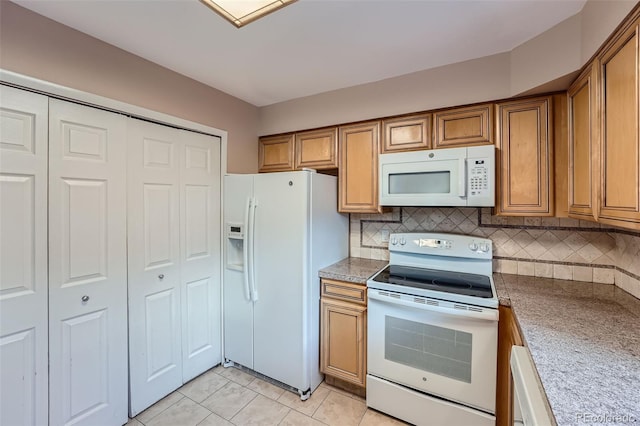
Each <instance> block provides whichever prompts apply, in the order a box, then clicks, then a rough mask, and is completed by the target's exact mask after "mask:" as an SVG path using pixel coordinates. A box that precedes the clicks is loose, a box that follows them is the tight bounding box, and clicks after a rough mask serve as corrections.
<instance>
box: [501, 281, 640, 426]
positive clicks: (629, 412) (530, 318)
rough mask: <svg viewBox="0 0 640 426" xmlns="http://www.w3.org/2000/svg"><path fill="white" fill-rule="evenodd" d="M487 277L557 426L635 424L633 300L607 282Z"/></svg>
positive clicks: (639, 417) (638, 316)
mask: <svg viewBox="0 0 640 426" xmlns="http://www.w3.org/2000/svg"><path fill="white" fill-rule="evenodd" d="M494 282H495V285H496V292H497V293H498V298H499V300H500V303H501V304H503V305H511V306H512V307H513V310H514V312H515V315H516V318H517V320H518V324H519V325H520V329H521V331H522V335H523V336H522V337H523V339H524V341H525V344H526V345H527V346H528V348H529V350H530V352H531V357H532V358H533V361H534V363H535V365H536V369H537V370H538V375H539V376H540V381H541V382H542V386H543V387H544V390H545V392H546V394H547V399H548V401H549V405H550V406H551V409H552V411H553V414H554V416H555V418H556V421H557V422H558V425H560V426H563V425H578V424H588V423H591V424H596V423H597V424H640V300H638V299H636V298H634V297H633V296H631V295H629V294H628V293H626V292H624V291H623V290H621V289H619V288H618V287H615V286H613V285H606V284H595V283H584V282H577V281H564V280H553V279H549V278H535V277H526V276H518V275H508V274H494ZM616 416H620V417H617V418H616ZM624 416H626V417H624Z"/></svg>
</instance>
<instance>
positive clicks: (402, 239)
mask: <svg viewBox="0 0 640 426" xmlns="http://www.w3.org/2000/svg"><path fill="white" fill-rule="evenodd" d="M405 244H407V240H405V239H404V238H400V245H401V246H403V245H405Z"/></svg>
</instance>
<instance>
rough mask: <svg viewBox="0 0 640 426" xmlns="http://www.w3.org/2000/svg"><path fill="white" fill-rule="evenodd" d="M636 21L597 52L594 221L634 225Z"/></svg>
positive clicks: (637, 224) (638, 150)
mask: <svg viewBox="0 0 640 426" xmlns="http://www.w3.org/2000/svg"><path fill="white" fill-rule="evenodd" d="M638 21H639V19H635V20H634V21H633V23H632V24H631V25H630V26H628V27H627V28H626V29H625V30H622V31H621V32H620V34H619V35H618V36H617V37H615V38H613V39H612V40H611V41H610V43H609V44H608V45H607V46H606V47H605V48H604V50H603V51H602V53H601V54H600V56H599V58H598V59H599V61H600V76H599V77H600V90H601V92H600V101H601V103H600V107H601V143H602V147H601V150H600V155H601V158H600V174H601V182H600V190H601V194H600V197H599V203H598V213H597V214H598V220H599V221H601V222H603V223H608V224H613V225H618V226H623V227H627V228H633V229H640V205H639V200H640V190H639V187H640V186H639V181H640V144H639V140H638V127H639V121H638V112H639V109H638V108H639V106H638V98H639V92H638V85H639V83H640V81H639V78H638V70H639V66H640V64H639V61H638Z"/></svg>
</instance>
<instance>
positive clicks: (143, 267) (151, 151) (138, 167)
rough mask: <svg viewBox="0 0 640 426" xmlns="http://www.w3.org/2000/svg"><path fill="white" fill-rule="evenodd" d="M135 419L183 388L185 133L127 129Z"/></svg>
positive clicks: (139, 124) (133, 123) (137, 125)
mask: <svg viewBox="0 0 640 426" xmlns="http://www.w3.org/2000/svg"><path fill="white" fill-rule="evenodd" d="M127 132H128V133H127V137H128V152H129V154H128V160H129V163H128V168H129V173H128V176H129V182H128V190H127V192H128V236H127V237H128V241H129V247H128V250H129V252H128V257H129V368H130V371H129V386H130V392H131V395H130V407H129V414H130V415H131V416H132V417H133V416H135V415H136V414H138V413H139V412H141V411H142V410H144V409H145V408H147V407H149V406H150V405H151V404H153V403H154V402H156V401H158V400H159V399H160V398H162V397H163V396H165V395H167V394H168V393H170V392H172V391H173V390H175V389H177V388H178V387H179V386H181V385H182V346H181V341H182V338H181V335H182V329H181V318H180V311H181V300H180V299H181V291H180V223H179V214H180V204H179V203H180V202H179V191H180V186H179V179H180V161H181V158H180V157H181V154H182V150H181V149H180V142H179V140H178V136H179V131H178V130H176V129H172V128H170V127H165V126H160V125H157V124H152V123H147V122H144V121H140V120H135V119H130V120H129V122H128V130H127Z"/></svg>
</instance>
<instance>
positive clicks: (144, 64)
mask: <svg viewBox="0 0 640 426" xmlns="http://www.w3.org/2000/svg"><path fill="white" fill-rule="evenodd" d="M0 67H1V68H3V69H4V70H7V71H13V72H16V73H19V74H23V75H26V76H30V77H34V78H37V79H40V80H44V81H49V82H52V83H56V84H59V85H62V86H66V87H70V88H73V89H77V90H82V91H85V92H88V93H93V94H96V95H100V96H104V97H107V98H111V99H115V100H118V101H122V102H126V103H128V104H132V105H137V106H141V107H144V108H147V109H150V110H154V111H159V112H163V113H165V114H169V115H173V116H175V117H179V118H183V119H185V120H190V121H194V122H197V123H201V124H204V125H207V126H211V127H216V128H218V129H222V130H226V131H227V132H228V133H227V135H228V145H227V170H228V171H229V172H233V173H252V172H256V171H257V170H258V138H257V123H258V108H257V107H255V106H253V105H251V104H249V103H247V102H245V101H242V100H240V99H238V98H235V97H233V96H231V95H228V94H226V93H223V92H221V91H220V90H217V89H214V88H212V87H209V86H206V85H204V84H202V83H199V82H197V81H195V80H192V79H190V78H188V77H185V76H183V75H181V74H178V73H176V72H173V71H171V70H169V69H167V68H163V67H161V66H160V65H157V64H154V63H153V62H150V61H147V60H145V59H143V58H141V57H139V56H136V55H133V54H131V53H129V52H125V51H124V50H122V49H119V48H117V47H115V46H112V45H110V44H108V43H105V42H103V41H100V40H98V39H96V38H94V37H91V36H89V35H87V34H84V33H82V32H80V31H77V30H74V29H73V28H70V27H67V26H65V25H62V24H60V23H58V22H55V21H53V20H51V19H48V18H45V17H44V16H41V15H38V14H37V13H34V12H32V11H30V10H28V9H25V8H23V7H20V6H18V5H16V4H15V3H11V2H9V1H6V0H0Z"/></svg>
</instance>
